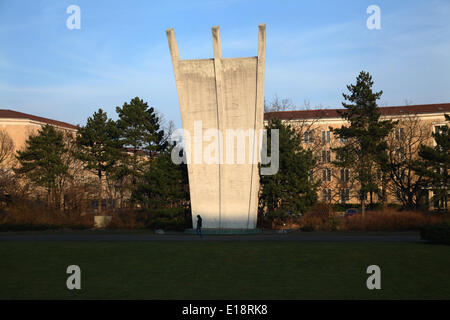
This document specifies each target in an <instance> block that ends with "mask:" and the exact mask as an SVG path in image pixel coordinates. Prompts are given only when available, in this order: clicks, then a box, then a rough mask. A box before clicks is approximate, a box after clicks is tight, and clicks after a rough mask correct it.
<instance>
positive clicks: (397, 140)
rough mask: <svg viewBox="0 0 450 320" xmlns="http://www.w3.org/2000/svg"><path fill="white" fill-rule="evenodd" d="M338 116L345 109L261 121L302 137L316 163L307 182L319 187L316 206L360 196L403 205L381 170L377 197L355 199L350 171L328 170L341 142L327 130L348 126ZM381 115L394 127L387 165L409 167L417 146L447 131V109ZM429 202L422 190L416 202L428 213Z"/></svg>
mask: <svg viewBox="0 0 450 320" xmlns="http://www.w3.org/2000/svg"><path fill="white" fill-rule="evenodd" d="M338 110H344V109H321V110H298V111H280V112H267V113H265V117H264V120H265V122H266V123H267V122H268V121H270V120H271V119H274V118H278V119H280V120H282V121H283V122H285V123H288V124H290V125H291V126H292V127H294V128H295V129H296V130H297V131H298V132H300V133H301V135H302V137H303V139H302V146H303V147H304V148H305V149H310V150H311V151H312V152H313V155H314V157H315V158H316V162H317V165H316V167H315V168H314V170H312V171H311V172H310V179H313V180H314V181H317V182H318V183H319V188H318V193H319V194H318V197H319V200H321V201H323V202H328V203H352V204H357V203H359V201H360V200H359V199H360V196H363V197H365V198H366V199H367V200H368V201H369V202H370V201H372V202H374V203H375V202H381V201H383V200H384V201H385V202H387V203H402V200H405V199H402V198H401V197H402V195H401V194H399V193H398V192H397V191H396V190H397V189H398V188H396V186H395V185H394V184H393V179H392V177H386V176H385V175H383V174H382V173H381V170H379V172H377V179H378V180H377V181H378V183H379V190H380V191H379V192H378V193H377V194H372V195H370V194H367V195H360V192H359V190H360V188H359V186H358V184H357V182H356V181H355V177H354V175H353V172H352V170H351V169H344V168H339V167H336V166H335V165H333V163H332V162H333V161H334V160H336V155H335V153H334V152H333V150H332V149H333V148H336V147H338V146H340V145H342V144H343V143H345V141H342V140H340V139H339V138H338V137H336V136H334V135H333V133H332V132H331V130H330V128H333V129H334V128H340V127H341V126H346V125H348V124H349V123H348V122H347V121H346V120H345V119H342V118H341V116H340V115H339V113H338ZM380 111H381V119H382V120H383V119H391V120H396V121H398V125H397V126H396V128H395V129H394V130H393V132H391V134H390V135H389V136H388V138H387V142H388V146H389V147H388V155H389V159H390V161H392V162H395V161H402V162H403V163H408V161H409V162H411V161H414V160H415V159H417V157H418V150H419V145H420V144H426V145H433V144H434V143H435V142H434V139H433V137H432V133H433V132H436V131H437V130H439V128H441V126H444V125H447V124H446V121H445V117H444V114H450V103H442V104H426V105H408V106H394V107H381V108H380ZM394 178H398V179H399V181H402V180H403V179H410V180H408V181H409V182H411V181H412V182H414V179H416V178H417V177H415V176H414V172H413V171H412V170H409V171H405V172H402V176H401V177H394ZM431 197H432V192H431V191H428V190H421V191H420V194H417V199H416V200H417V201H418V202H421V203H422V205H423V206H426V207H431V208H432V207H433V205H435V204H433V203H430V201H429V199H431ZM370 198H371V199H370ZM416 200H414V201H416Z"/></svg>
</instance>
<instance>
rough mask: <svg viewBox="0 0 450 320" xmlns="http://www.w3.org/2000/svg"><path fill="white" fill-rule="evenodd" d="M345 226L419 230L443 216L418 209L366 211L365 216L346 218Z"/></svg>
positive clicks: (359, 229)
mask: <svg viewBox="0 0 450 320" xmlns="http://www.w3.org/2000/svg"><path fill="white" fill-rule="evenodd" d="M344 221H345V223H344V225H343V228H344V229H346V230H352V231H409V230H419V229H420V228H421V227H422V226H424V225H427V224H437V223H440V222H442V221H443V217H441V216H435V215H433V214H431V213H422V212H416V211H395V210H392V209H386V210H382V211H369V212H366V215H365V217H362V216H361V215H360V214H358V215H356V216H353V217H349V218H344Z"/></svg>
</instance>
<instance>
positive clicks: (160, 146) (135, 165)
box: [116, 97, 167, 190]
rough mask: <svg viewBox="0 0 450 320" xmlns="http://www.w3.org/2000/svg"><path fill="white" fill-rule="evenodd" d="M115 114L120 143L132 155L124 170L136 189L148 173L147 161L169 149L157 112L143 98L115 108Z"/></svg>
mask: <svg viewBox="0 0 450 320" xmlns="http://www.w3.org/2000/svg"><path fill="white" fill-rule="evenodd" d="M116 112H117V114H118V116H119V119H118V121H117V125H118V127H119V129H120V135H121V142H122V144H123V145H124V147H126V148H127V149H128V150H129V153H130V155H129V157H128V160H127V164H126V167H125V169H126V171H127V174H128V175H129V176H130V177H131V181H132V186H131V189H132V190H134V188H135V187H136V185H137V183H138V182H139V180H140V178H142V176H143V174H144V171H145V167H146V161H145V160H144V159H153V158H154V157H155V156H156V155H157V154H158V153H159V152H161V151H163V150H164V149H165V148H167V142H166V140H165V135H164V130H162V129H161V128H160V126H161V121H160V119H159V117H158V116H157V115H156V112H155V109H154V108H153V107H149V106H148V104H147V102H144V101H143V100H142V99H139V98H138V97H136V98H134V99H132V100H131V101H130V103H127V102H125V103H124V104H123V106H122V108H120V107H116ZM143 155H145V157H143Z"/></svg>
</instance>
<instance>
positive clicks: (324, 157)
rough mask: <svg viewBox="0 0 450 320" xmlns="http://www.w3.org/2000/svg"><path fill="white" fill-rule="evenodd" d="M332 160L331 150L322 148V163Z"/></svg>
mask: <svg viewBox="0 0 450 320" xmlns="http://www.w3.org/2000/svg"><path fill="white" fill-rule="evenodd" d="M329 162H331V153H330V150H322V163H329Z"/></svg>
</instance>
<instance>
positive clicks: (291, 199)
mask: <svg viewBox="0 0 450 320" xmlns="http://www.w3.org/2000/svg"><path fill="white" fill-rule="evenodd" d="M266 129H267V130H268V135H267V136H268V139H267V140H268V142H267V145H268V151H269V153H270V152H272V150H270V146H271V143H270V139H271V131H270V130H271V129H276V130H279V169H278V172H277V173H276V174H274V175H262V176H261V178H260V182H261V188H262V191H261V195H260V204H261V207H263V208H266V209H267V211H268V212H269V214H297V213H305V212H306V211H307V210H308V209H309V208H310V207H311V206H312V205H313V204H314V203H315V202H316V201H317V191H316V188H317V185H316V184H315V183H314V182H313V181H310V180H309V172H310V170H311V169H312V168H313V167H314V165H315V162H314V160H313V156H312V153H311V152H310V151H308V150H305V149H303V148H302V147H301V139H302V137H301V134H300V133H298V132H296V131H295V130H294V129H293V128H292V127H291V126H290V125H288V124H283V123H282V122H281V120H279V119H273V120H271V121H270V122H269V124H268V125H267V126H266Z"/></svg>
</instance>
